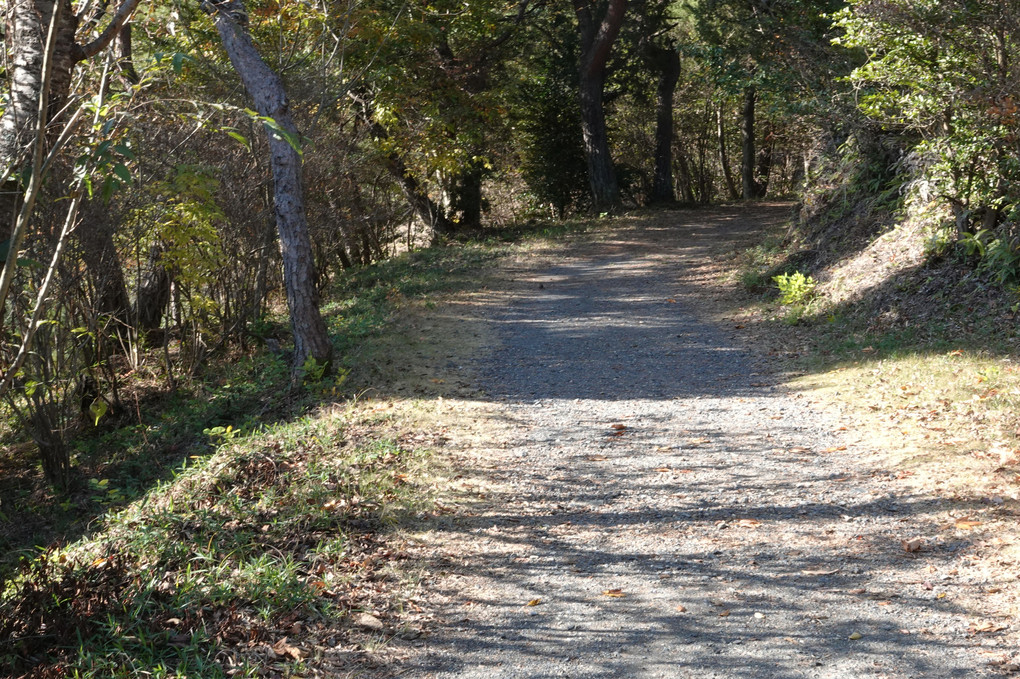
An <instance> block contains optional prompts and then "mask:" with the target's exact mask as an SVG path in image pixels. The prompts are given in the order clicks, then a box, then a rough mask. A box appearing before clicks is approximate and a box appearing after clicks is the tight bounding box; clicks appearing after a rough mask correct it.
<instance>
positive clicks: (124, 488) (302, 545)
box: [0, 225, 577, 678]
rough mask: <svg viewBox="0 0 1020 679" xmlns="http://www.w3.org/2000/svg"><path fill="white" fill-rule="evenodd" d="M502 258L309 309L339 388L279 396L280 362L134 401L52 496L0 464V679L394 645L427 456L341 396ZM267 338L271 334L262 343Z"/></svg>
mask: <svg viewBox="0 0 1020 679" xmlns="http://www.w3.org/2000/svg"><path fill="white" fill-rule="evenodd" d="M567 228H573V230H576V229H577V227H576V225H575V226H574V227H567ZM541 230H542V229H541V227H536V228H534V229H532V230H531V231H532V233H534V232H536V231H538V232H540V231H541ZM539 235H540V236H542V235H549V234H542V233H539ZM519 236H520V234H515V237H519ZM503 252H505V248H499V247H494V244H493V243H489V244H478V243H468V244H453V245H451V246H449V247H445V248H436V249H429V250H424V251H420V252H413V253H408V254H405V255H403V256H400V257H395V258H393V259H390V260H387V261H383V262H380V263H378V264H375V265H372V266H370V267H365V268H363V269H360V270H357V271H355V272H352V273H350V274H349V275H346V276H345V277H344V278H343V279H342V280H339V281H337V282H336V283H335V287H334V289H333V290H332V291H331V292H330V294H328V295H324V297H326V298H328V300H329V301H328V303H327V304H326V305H325V306H324V309H323V310H324V312H325V315H326V317H327V323H328V325H329V328H330V332H331V334H332V336H333V338H334V342H335V345H336V348H337V352H338V355H339V356H340V360H339V361H338V362H339V364H340V368H341V369H340V370H339V371H338V374H337V375H336V376H331V377H325V378H324V379H322V380H320V381H317V382H309V383H306V384H304V385H303V386H301V387H300V388H296V389H292V388H290V386H289V383H288V379H289V377H288V371H287V366H288V357H287V353H286V347H285V346H284V347H283V348H282V349H277V350H275V351H269V350H268V348H263V349H259V350H254V351H250V352H248V353H243V352H236V353H235V355H233V356H230V357H229V360H226V361H218V362H216V363H215V364H212V363H210V365H209V366H208V367H207V368H206V369H205V370H204V371H202V372H201V373H198V374H196V375H194V376H192V377H191V378H190V379H189V380H187V381H181V382H179V383H178V384H177V388H176V389H174V390H172V391H170V392H160V391H159V390H158V389H156V388H152V389H150V390H149V391H148V392H146V391H144V390H139V391H138V393H139V399H138V400H137V401H136V402H135V403H134V408H133V412H130V413H127V414H125V415H122V416H121V417H120V418H119V419H118V418H114V417H109V418H105V420H104V421H101V422H100V425H99V426H98V427H96V428H95V429H94V430H93V431H91V432H89V433H88V434H87V435H85V436H82V437H81V438H80V439H79V440H78V442H77V444H76V445H77V450H76V454H75V463H76V469H77V472H78V475H79V480H80V483H79V484H78V486H77V488H76V490H75V491H74V492H73V493H72V494H70V495H68V496H65V497H56V496H54V495H52V494H51V493H50V492H49V491H48V490H46V489H45V488H44V487H43V486H41V485H40V477H39V475H38V472H37V470H33V469H32V468H31V465H30V464H29V463H28V460H27V457H26V455H25V454H24V453H23V452H22V454H20V455H18V454H13V455H12V454H8V455H7V456H6V457H4V458H3V460H2V466H3V470H4V472H5V476H4V478H3V479H2V480H0V483H2V484H3V487H2V490H3V495H2V497H3V498H4V500H3V504H2V505H0V511H2V512H5V514H3V515H0V520H3V521H4V524H3V525H4V528H3V532H2V534H0V548H2V551H3V555H4V556H2V557H0V575H2V576H3V577H4V578H5V583H4V586H3V592H2V595H0V674H10V675H13V676H25V677H58V676H59V677H66V676H73V677H96V678H98V677H136V676H152V677H171V676H173V677H183V676H193V677H203V678H206V677H221V676H232V677H235V676H266V675H267V674H269V675H287V674H289V673H299V672H300V671H301V668H302V667H303V666H304V664H306V663H309V662H312V661H313V660H314V662H315V663H316V664H317V666H319V667H330V666H331V665H330V662H331V660H330V658H331V656H329V655H328V653H327V654H325V655H324V652H323V651H322V650H321V649H322V648H325V647H337V644H344V643H347V644H348V645H349V644H350V633H351V632H350V629H349V626H347V625H345V624H344V622H343V621H344V618H345V617H346V616H348V615H349V614H350V613H352V612H357V611H368V612H371V613H372V615H374V616H377V617H378V618H379V619H381V620H383V621H385V624H386V625H387V629H388V630H389V632H388V633H393V631H394V630H395V629H396V627H395V625H397V624H398V623H397V622H395V621H396V620H397V618H398V617H399V616H398V615H397V611H398V609H400V607H401V606H402V603H401V602H400V601H397V599H398V598H399V597H398V596H397V594H396V593H395V591H394V588H393V587H387V586H386V583H387V582H388V581H398V580H400V581H402V580H406V579H407V578H408V577H411V576H409V575H408V573H406V572H403V571H402V570H401V566H400V562H401V560H402V558H403V555H402V554H401V553H400V552H399V550H396V549H395V548H393V547H392V545H391V544H390V543H389V542H388V541H387V538H386V535H387V533H388V532H389V531H390V530H391V529H393V528H396V527H399V526H402V525H405V524H406V523H407V522H408V521H409V520H411V519H412V518H413V517H420V516H423V515H425V514H427V513H428V512H429V511H431V510H432V509H433V507H434V501H435V487H434V486H435V484H434V482H433V481H431V480H430V474H431V473H432V472H431V470H432V464H433V463H432V462H431V461H430V459H431V458H430V455H429V451H430V450H432V449H434V448H435V447H436V446H439V445H442V439H441V437H439V436H438V435H436V436H432V435H430V434H429V433H428V432H426V433H424V434H421V433H417V434H414V435H411V434H410V433H408V431H407V427H406V426H405V427H404V428H403V429H402V428H401V426H402V425H399V424H395V423H394V422H392V421H388V420H387V418H381V419H380V418H379V417H377V415H376V414H372V413H371V412H366V410H365V409H364V408H361V409H359V407H356V403H357V402H356V394H355V393H353V392H352V391H351V389H352V387H350V386H349V385H348V384H347V383H345V381H344V379H345V377H346V375H347V373H348V371H349V370H350V369H351V368H352V367H353V366H354V365H355V364H356V362H357V361H358V360H359V358H360V357H364V356H366V355H370V356H373V357H375V358H378V356H377V354H376V353H373V351H372V350H371V347H373V346H376V345H378V346H389V345H387V344H386V342H384V341H382V340H383V338H384V337H385V336H386V334H387V333H388V332H392V330H391V328H392V327H395V326H394V324H393V320H394V318H395V317H396V316H397V315H398V314H399V313H400V312H401V311H402V310H403V309H404V308H405V307H408V306H414V307H415V308H418V309H425V310H428V309H429V308H430V307H432V306H434V305H435V304H437V303H439V300H440V299H441V296H442V295H444V294H446V293H449V292H451V291H455V290H459V289H464V288H466V287H470V286H475V285H478V280H479V273H478V272H479V271H480V269H481V268H482V267H484V266H485V265H486V264H487V263H488V262H490V261H492V260H493V259H494V258H496V257H498V256H501V254H502V253H503ZM283 327H285V324H284V319H283V318H280V317H276V318H270V319H267V320H266V321H265V322H264V323H262V324H260V326H259V328H258V331H259V332H258V334H259V336H260V337H262V339H270V338H279V337H281V336H282V335H283V334H284V333H283V330H282V328H283ZM266 344H269V342H266ZM387 360H393V361H401V360H403V361H413V360H414V357H409V356H394V357H389V358H388V359H387ZM352 399H354V400H352ZM7 472H10V473H7ZM33 545H46V546H45V547H41V548H35V547H32V546H33ZM345 630H346V631H345ZM336 662H337V663H338V664H337V665H336V667H337V668H338V669H337V670H336V671H337V672H341V669H339V668H340V667H341V666H342V665H343V663H344V662H346V663H347V664H349V663H350V660H349V659H347V660H343V661H341V660H337V661H336ZM349 669H350V668H349V667H344V668H343V669H342V671H343V672H348V671H349Z"/></svg>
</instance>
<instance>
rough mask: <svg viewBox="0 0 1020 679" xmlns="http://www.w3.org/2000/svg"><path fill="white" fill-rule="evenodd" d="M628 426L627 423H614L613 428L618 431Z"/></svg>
mask: <svg viewBox="0 0 1020 679" xmlns="http://www.w3.org/2000/svg"><path fill="white" fill-rule="evenodd" d="M626 428H627V425H625V424H614V425H613V429H615V430H617V431H623V430H624V429H626Z"/></svg>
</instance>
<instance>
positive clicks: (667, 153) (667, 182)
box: [652, 48, 680, 203]
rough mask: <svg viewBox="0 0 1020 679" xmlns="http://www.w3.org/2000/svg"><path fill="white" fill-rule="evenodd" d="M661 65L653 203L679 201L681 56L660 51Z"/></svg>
mask: <svg viewBox="0 0 1020 679" xmlns="http://www.w3.org/2000/svg"><path fill="white" fill-rule="evenodd" d="M655 61H656V62H657V63H658V64H659V65H660V68H659V86H658V89H657V93H656V94H657V107H656V115H655V176H654V179H653V180H652V202H653V203H672V202H674V201H676V193H675V191H674V189H673V93H674V92H676V84H677V82H678V81H679V80H680V54H679V53H678V52H677V51H676V49H668V48H660V49H658V50H656V53H655Z"/></svg>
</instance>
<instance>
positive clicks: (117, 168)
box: [113, 163, 131, 184]
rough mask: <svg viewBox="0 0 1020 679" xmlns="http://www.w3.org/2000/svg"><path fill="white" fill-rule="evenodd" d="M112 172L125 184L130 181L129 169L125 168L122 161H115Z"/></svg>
mask: <svg viewBox="0 0 1020 679" xmlns="http://www.w3.org/2000/svg"><path fill="white" fill-rule="evenodd" d="M113 173H114V174H115V175H117V176H118V177H120V178H121V179H122V180H123V181H124V183H125V184H130V183H131V170H129V169H127V166H126V165H124V163H117V164H116V165H114V166H113Z"/></svg>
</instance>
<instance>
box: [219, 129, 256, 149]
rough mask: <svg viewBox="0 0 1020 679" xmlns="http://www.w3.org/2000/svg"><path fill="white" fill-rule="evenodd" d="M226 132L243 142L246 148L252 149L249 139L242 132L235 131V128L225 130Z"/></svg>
mask: <svg viewBox="0 0 1020 679" xmlns="http://www.w3.org/2000/svg"><path fill="white" fill-rule="evenodd" d="M225 132H226V133H227V136H228V137H230V138H231V139H236V140H237V141H239V142H241V143H242V144H243V145H244V147H245V148H246V149H251V146H249V145H248V139H247V138H246V137H245V136H244V135H242V134H240V133H239V132H235V131H234V130H225Z"/></svg>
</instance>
